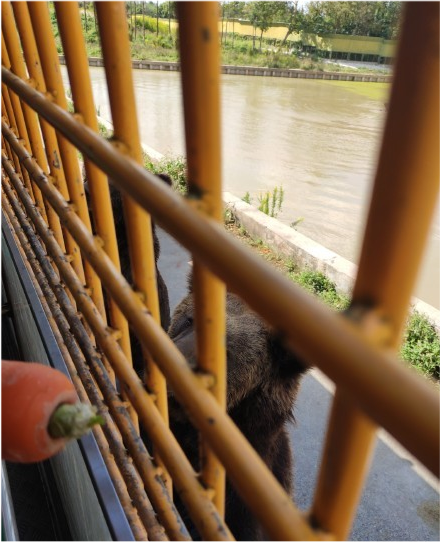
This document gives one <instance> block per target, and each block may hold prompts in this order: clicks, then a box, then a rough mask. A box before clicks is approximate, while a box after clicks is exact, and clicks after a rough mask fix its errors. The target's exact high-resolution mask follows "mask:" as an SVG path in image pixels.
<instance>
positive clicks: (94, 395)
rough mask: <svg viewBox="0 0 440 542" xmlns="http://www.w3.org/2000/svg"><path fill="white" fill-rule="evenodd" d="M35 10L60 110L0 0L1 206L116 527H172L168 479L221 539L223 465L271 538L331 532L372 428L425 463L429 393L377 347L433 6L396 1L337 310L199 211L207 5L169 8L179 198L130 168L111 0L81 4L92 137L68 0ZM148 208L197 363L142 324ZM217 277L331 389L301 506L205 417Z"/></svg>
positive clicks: (432, 172) (137, 166)
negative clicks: (358, 230)
mask: <svg viewBox="0 0 440 542" xmlns="http://www.w3.org/2000/svg"><path fill="white" fill-rule="evenodd" d="M55 8H56V17H57V22H58V28H59V31H60V36H61V40H62V44H63V50H64V55H65V58H66V64H67V69H68V73H69V79H70V83H71V89H72V98H73V103H74V108H75V113H74V114H70V113H68V112H67V101H66V97H65V95H64V89H63V85H62V80H61V77H60V67H59V61H58V55H57V51H56V47H55V41H54V37H53V34H52V29H51V23H50V16H49V11H48V6H47V4H46V3H44V2H28V3H26V2H13V3H12V4H11V3H10V2H2V168H3V171H2V188H3V192H2V207H3V211H4V213H5V216H6V218H7V221H8V223H9V226H10V228H11V229H12V230H13V231H14V232H15V235H16V239H17V244H18V245H19V246H20V247H21V250H22V251H23V254H24V255H25V260H26V261H27V262H28V266H29V270H30V272H31V275H32V276H33V277H34V279H35V283H36V287H37V289H38V291H40V297H41V300H42V303H43V307H44V309H45V312H46V314H47V317H48V320H49V322H50V323H51V325H52V327H53V330H54V333H55V337H56V338H57V341H58V344H59V346H60V349H61V350H62V352H63V355H64V357H65V360H66V364H67V365H68V367H69V370H70V372H71V375H72V378H73V380H74V382H75V384H76V387H77V389H78V393H79V395H80V398H81V400H83V401H90V402H92V403H93V404H96V405H97V406H98V407H99V409H100V411H101V412H103V414H104V416H105V419H106V425H104V426H103V427H102V428H97V429H95V430H94V433H95V437H96V439H97V442H98V445H99V447H100V450H101V453H102V455H103V458H104V460H105V463H106V466H107V468H108V470H109V473H110V474H111V477H112V479H113V482H114V485H115V488H116V491H117V493H118V496H119V498H120V500H121V503H122V504H123V506H124V510H125V512H126V515H127V518H128V520H129V523H130V526H131V528H132V530H133V534H134V536H135V538H136V539H139V540H143V539H148V538H150V539H151V538H153V539H157V540H166V539H180V540H183V539H189V534H188V531H187V529H186V527H185V526H184V524H183V523H182V520H181V518H180V517H179V515H178V513H177V511H176V508H175V507H174V504H173V498H172V495H173V488H172V486H174V487H175V488H176V490H177V491H178V492H179V493H180V494H181V495H182V499H183V500H184V501H185V505H186V507H187V508H188V510H189V512H190V515H191V517H192V519H193V521H194V523H195V525H196V527H197V528H198V530H199V531H200V533H201V535H202V536H203V537H204V538H206V539H210V540H217V539H229V540H230V539H232V535H231V532H230V531H229V529H228V527H227V526H226V525H225V524H224V521H223V519H222V518H223V516H224V488H225V470H226V473H227V476H228V478H229V479H230V480H231V482H232V483H233V484H234V485H235V486H236V487H237V490H238V491H239V493H240V494H241V495H242V497H243V498H244V500H245V501H246V502H247V504H248V506H249V508H250V509H251V510H252V512H253V513H254V514H255V515H256V516H257V517H258V519H259V520H260V521H261V524H262V525H263V527H264V528H265V530H266V532H267V533H268V534H269V536H270V537H271V538H272V539H274V540H275V539H281V540H290V539H300V540H305V539H309V540H313V539H332V538H336V539H341V538H345V537H347V536H348V533H349V529H350V526H351V523H352V520H353V517H354V514H355V512H356V507H357V503H358V500H359V497H360V492H361V489H362V486H363V483H364V480H365V476H366V473H367V470H368V465H369V460H370V457H371V450H372V444H373V442H374V438H375V432H376V428H377V426H382V427H384V428H385V429H386V430H387V431H389V432H390V433H391V434H392V435H393V436H395V437H396V438H397V439H398V440H399V441H400V442H401V443H402V444H403V445H404V446H405V447H406V448H407V449H408V450H409V451H410V452H411V453H413V454H414V455H415V456H416V457H417V458H418V459H419V460H420V461H421V462H422V463H423V464H425V466H427V467H428V468H429V469H430V470H431V471H432V472H434V474H436V475H437V476H438V470H439V411H438V394H437V391H436V390H435V389H434V388H433V387H432V386H430V384H429V383H428V382H426V381H425V380H423V379H421V378H420V377H419V376H418V375H416V374H415V373H414V372H413V371H411V370H410V369H408V368H406V367H404V366H403V365H402V364H401V363H400V362H399V361H398V360H397V359H396V358H395V355H394V352H395V350H396V348H397V347H398V344H399V341H400V337H401V332H402V327H403V323H404V319H405V316H406V311H407V309H408V305H409V300H410V295H411V291H412V288H413V285H414V280H415V277H416V273H417V270H418V268H419V265H420V260H421V257H422V254H423V248H424V245H425V241H426V238H427V234H428V231H429V226H430V222H431V220H432V216H433V212H434V208H435V203H436V199H437V194H438V181H439V158H438V148H439V66H438V42H439V14H438V5H437V4H436V3H423V4H419V5H417V4H416V3H409V4H408V5H406V6H405V13H406V16H405V19H404V24H403V29H402V36H401V39H400V46H399V54H398V59H397V63H396V67H395V76H394V82H393V88H392V94H391V100H390V104H389V113H388V116H387V121H386V126H385V132H384V137H383V144H382V149H381V152H380V157H379V163H378V168H377V174H376V179H375V184H374V192H373V197H372V201H371V205H370V210H369V216H368V221H367V227H366V232H365V238H364V242H363V249H362V253H361V258H360V265H359V272H358V276H357V279H356V282H355V287H354V292H353V299H352V303H351V307H350V309H349V310H348V311H347V314H346V315H345V316H343V315H340V314H335V313H334V312H332V311H330V310H329V309H327V308H325V307H323V306H321V304H319V303H318V302H316V301H315V300H314V299H311V298H310V296H309V295H307V294H305V293H304V292H302V291H300V290H299V289H298V288H297V287H295V286H294V285H292V284H291V283H290V282H288V281H287V280H285V279H284V278H283V277H282V276H280V275H279V274H277V272H275V271H274V270H273V269H271V268H269V266H268V265H267V264H265V263H264V262H262V261H260V260H259V259H258V258H257V257H255V256H254V255H253V254H251V253H249V252H248V251H246V250H245V249H244V248H243V247H242V246H240V245H239V244H238V243H237V242H235V241H234V240H233V239H231V238H230V237H229V236H228V235H227V234H226V233H225V232H224V230H223V228H222V227H221V225H220V224H219V222H221V220H222V200H221V178H220V170H221V154H220V99H219V94H220V91H219V89H220V75H219V74H220V67H219V40H218V36H217V33H218V30H217V29H218V9H217V4H216V3H215V2H179V3H178V16H179V33H180V44H181V49H180V53H181V72H182V89H183V99H184V114H185V136H186V145H187V160H188V179H189V194H190V197H189V198H188V199H187V200H185V199H184V198H182V197H180V196H179V195H177V194H176V193H174V192H173V191H172V190H170V189H169V188H168V187H166V186H164V185H163V183H161V182H160V181H159V180H158V179H157V178H156V177H155V176H154V175H152V174H150V173H149V172H147V171H146V170H145V169H144V168H143V167H142V153H141V146H140V140H139V133H138V132H139V131H138V127H137V115H136V109H135V102H134V93H133V84H132V74H131V59H130V50H129V41H128V32H127V21H126V17H125V6H124V4H123V3H120V2H97V3H96V11H97V15H98V23H99V33H100V37H101V42H102V51H103V58H104V64H105V72H106V78H107V83H108V88H109V97H110V106H111V111H112V119H113V124H114V136H113V138H112V139H111V140H110V141H108V140H105V139H103V138H102V137H100V136H99V135H98V133H97V119H96V114H95V107H94V103H93V97H92V91H91V84H90V77H89V73H88V62H87V57H86V50H85V46H84V39H83V36H82V30H81V24H80V14H79V6H78V4H77V3H74V2H55ZM77 150H78V151H80V152H81V153H82V156H83V158H84V166H85V171H86V175H87V180H88V185H89V188H90V200H91V208H92V213H93V217H94V226H95V230H92V224H91V219H90V215H89V211H88V208H87V202H86V197H85V192H84V187H83V177H82V173H81V166H80V162H79V159H78V152H77ZM397 156H398V160H396V157H397ZM107 176H108V178H109V179H110V180H111V182H112V183H113V184H114V185H115V186H116V187H117V188H119V189H120V190H121V191H122V193H123V194H124V209H125V216H126V217H127V218H128V220H127V229H128V235H129V239H130V247H133V249H132V250H131V251H130V258H131V264H132V269H133V278H134V284H135V287H134V289H131V288H130V286H129V284H128V283H127V281H126V280H125V279H124V278H123V277H122V275H121V274H120V262H119V255H118V250H117V243H116V235H115V228H114V220H113V215H112V209H111V202H110V193H109V187H108V184H107ZM135 202H136V203H135ZM149 213H151V216H152V217H153V218H154V219H155V220H157V221H158V222H159V223H160V225H161V226H162V227H163V228H164V229H165V230H166V231H168V232H169V233H170V234H171V235H173V236H174V237H175V239H176V240H178V241H179V242H180V243H181V244H182V245H184V246H185V247H186V248H187V249H188V250H190V251H191V252H192V254H193V257H194V294H195V303H196V326H197V352H198V359H200V362H199V368H200V369H201V370H202V371H203V373H193V372H192V371H191V370H190V368H189V367H188V365H187V363H186V361H185V359H184V357H183V356H182V354H181V353H180V352H179V350H178V349H177V348H176V346H175V345H174V344H173V342H172V341H171V340H170V339H169V338H168V336H167V335H166V333H165V332H164V331H163V330H162V328H161V327H160V316H159V308H158V296H157V288H156V280H155V267H154V253H153V240H152V233H151V219H150V214H149ZM385 222H386V227H385V228H384V227H383V225H384V223H385ZM237 262H240V263H239V264H237ZM402 270H404V271H403V272H402ZM225 284H226V285H227V287H228V288H229V289H231V290H232V291H234V292H237V293H239V294H240V296H241V297H242V298H243V299H244V300H245V301H246V302H247V303H248V304H249V306H250V307H252V308H253V309H254V310H255V311H257V312H258V313H259V314H260V315H262V316H263V317H264V318H265V319H266V320H267V321H268V322H269V323H270V324H271V325H273V326H274V327H275V328H276V329H277V330H279V332H280V333H282V334H283V336H284V337H285V338H286V340H287V341H288V343H289V345H290V346H291V347H292V349H294V350H295V351H296V352H298V353H299V354H300V355H301V356H303V357H304V359H306V360H307V361H308V362H309V363H310V364H313V365H316V366H317V367H318V368H320V369H321V370H322V371H323V372H324V373H326V374H327V375H328V376H329V377H330V378H331V379H332V380H333V381H334V382H335V384H336V386H337V388H336V394H335V398H334V402H333V408H332V413H331V418H330V422H329V428H328V434H327V439H326V446H325V451H324V454H323V459H322V464H321V468H320V476H319V480H318V484H317V488H316V493H315V499H314V503H313V505H312V509H311V510H310V511H309V513H307V514H304V513H302V512H301V511H299V510H298V509H297V508H296V507H295V506H294V504H293V503H292V502H291V498H290V497H289V496H288V495H287V494H286V493H285V492H284V490H283V489H282V488H281V486H280V485H279V484H278V482H277V481H276V480H275V478H274V477H273V475H272V474H271V473H270V472H269V471H268V470H267V468H266V467H265V465H264V464H263V462H262V460H261V459H260V458H259V456H258V455H257V454H256V453H255V451H254V450H253V449H252V448H251V446H250V444H249V443H248V442H247V441H246V439H245V438H244V437H243V436H242V435H241V433H240V432H239V431H238V429H237V428H236V427H235V426H234V424H233V423H232V421H231V420H230V419H229V418H228V416H227V415H226V414H225V390H226V362H225V345H224V334H225ZM207 301H208V302H207ZM106 303H107V306H108V308H109V315H110V317H109V322H107V317H106V311H105V304H106ZM128 323H129V324H130V326H131V329H132V330H133V331H134V332H135V333H136V334H137V335H138V337H139V338H140V339H141V341H142V344H143V347H144V350H145V361H146V364H147V367H148V371H147V373H148V375H149V377H148V379H147V381H146V387H147V389H148V392H147V391H146V390H145V387H144V386H143V385H142V384H141V382H140V381H139V378H138V376H137V375H136V373H135V371H134V370H133V368H132V364H131V352H130V341H129V332H128ZM97 347H98V348H97ZM202 374H203V376H202ZM207 375H208V376H209V375H211V377H210V378H208V376H207ZM116 380H117V381H118V382H119V383H120V385H121V387H122V390H123V395H122V396H120V395H119V394H118V392H117V389H116V387H115V382H116ZM166 382H168V383H169V384H170V385H171V387H172V388H173V390H174V392H175V394H176V396H177V397H178V399H179V401H180V402H181V404H182V405H183V406H184V407H185V408H186V410H187V411H188V412H189V414H190V417H191V419H192V420H193V422H194V423H195V425H196V427H197V428H198V430H199V431H200V433H201V435H202V437H203V438H202V442H203V446H202V447H201V454H202V461H201V464H202V465H203V469H202V472H201V473H200V475H198V473H196V472H194V469H193V468H192V466H191V464H190V463H189V461H188V459H187V458H186V457H185V455H184V453H183V451H182V450H181V448H180V446H179V444H178V443H177V441H176V439H175V437H174V436H173V434H172V432H171V431H170V429H169V427H168V413H167V393H166ZM409 397H410V398H411V400H408V398H409ZM138 421H139V422H140V423H141V424H142V425H143V426H144V427H145V428H146V430H147V432H148V433H149V436H150V438H151V440H152V442H153V445H154V460H153V459H152V458H151V457H150V455H149V452H150V453H152V452H153V450H149V451H147V450H146V449H145V445H144V444H143V442H142V440H141V439H139V438H138V435H139V423H138ZM125 448H127V450H128V452H129V456H130V459H129V458H127V456H126V453H125ZM144 488H145V489H144Z"/></svg>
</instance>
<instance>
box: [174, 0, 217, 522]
mask: <svg viewBox="0 0 440 542" xmlns="http://www.w3.org/2000/svg"><path fill="white" fill-rule="evenodd" d="M177 7H178V16H179V36H180V44H181V46H180V54H181V65H182V90H183V104H184V112H185V138H186V152H187V163H188V190H189V197H190V198H191V199H192V202H193V204H194V205H195V206H198V207H199V208H200V210H201V211H202V212H205V213H206V214H207V215H208V216H209V217H211V218H213V219H214V220H216V221H218V222H220V221H222V219H223V203H222V189H221V153H220V146H221V137H220V48H219V37H218V6H217V4H216V3H214V2H197V3H196V2H180V3H178V4H177ZM193 277H194V283H193V291H194V299H195V305H196V311H195V316H196V318H195V323H196V334H197V360H198V366H199V367H200V369H201V370H202V371H204V372H207V373H211V374H213V375H214V377H215V378H214V386H213V387H212V390H211V391H212V393H213V395H214V397H215V398H216V399H217V401H218V403H219V405H220V406H221V408H222V409H224V408H225V407H226V336H225V298H226V296H225V285H224V283H223V282H221V281H220V280H219V279H218V278H217V277H216V276H215V275H214V274H213V273H211V272H210V271H209V270H208V269H206V267H204V266H203V265H202V264H201V263H200V262H199V261H198V260H194V274H193ZM201 465H202V473H201V476H202V480H203V483H204V484H205V486H206V487H208V488H210V489H213V490H214V503H215V505H216V507H217V509H218V511H219V513H220V514H222V515H223V514H224V500H225V472H224V468H223V466H222V465H221V463H220V462H219V460H218V459H217V457H216V456H215V455H214V454H213V452H212V451H211V450H210V449H209V447H208V446H207V445H206V442H205V441H202V447H201Z"/></svg>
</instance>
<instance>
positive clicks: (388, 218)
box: [312, 3, 440, 539]
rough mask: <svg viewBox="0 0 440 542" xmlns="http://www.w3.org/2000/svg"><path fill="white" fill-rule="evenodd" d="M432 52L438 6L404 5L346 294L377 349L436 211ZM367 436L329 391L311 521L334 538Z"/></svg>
mask: <svg viewBox="0 0 440 542" xmlns="http://www.w3.org/2000/svg"><path fill="white" fill-rule="evenodd" d="M422 35H423V36H424V38H423V39H420V36H422ZM438 43H439V11H438V4H437V5H436V4H429V3H423V4H416V3H408V4H407V5H406V6H405V17H404V24H403V27H402V34H401V38H400V42H399V50H398V56H397V61H396V66H395V75H394V81H393V86H392V91H391V98H390V104H389V113H388V117H387V121H386V125H385V131H384V136H383V143H382V149H381V152H380V157H379V163H378V169H377V173H376V179H375V183H374V191H373V196H372V201H371V205H370V210H369V217H368V221H367V226H366V231H365V236H364V241H363V247H362V252H361V257H360V263H359V271H358V275H357V279H356V282H355V286H354V291H353V306H354V307H356V306H358V307H359V306H364V307H365V312H366V316H368V314H371V309H374V310H376V311H378V312H379V313H380V314H381V315H382V318H384V319H386V321H387V325H388V328H389V331H390V333H389V335H388V336H387V337H386V338H385V342H384V340H383V339H382V338H381V337H380V334H378V336H377V337H376V343H378V344H379V345H380V346H382V347H384V348H392V349H396V348H397V347H398V345H399V343H400V339H401V332H402V329H403V326H404V323H405V319H406V315H407V309H408V305H409V302H410V296H411V293H412V290H413V287H414V283H415V279H416V276H417V272H418V269H419V266H420V263H421V258H422V255H423V249H424V247H425V244H426V241H427V238H428V233H429V226H430V223H431V221H432V217H433V215H434V211H435V206H436V202H437V195H438V182H439V159H438V149H439V99H440V96H439V64H438ZM390 385H391V383H390ZM392 385H395V384H394V383H392ZM397 393H402V392H401V390H398V389H397ZM408 397H410V395H408ZM437 408H438V406H437ZM398 421H400V424H401V425H402V431H403V430H408V424H407V420H406V419H405V418H404V416H403V415H402V414H401V416H400V420H399V419H396V423H397V422H398ZM375 430H376V427H375V425H374V424H372V423H371V421H370V420H368V419H366V418H365V415H364V414H363V413H362V412H361V411H359V410H358V408H357V407H356V405H355V403H354V402H353V401H352V400H350V398H349V397H347V394H346V393H344V392H343V391H342V390H337V391H336V394H335V399H334V405H333V410H332V413H331V418H330V424H329V430H328V436H327V442H326V446H325V450H324V454H323V461H322V465H321V472H320V477H319V481H318V487H317V491H316V496H315V502H314V505H313V510H312V517H313V519H314V521H316V522H317V524H318V525H320V526H321V527H322V528H323V529H326V530H330V531H331V532H333V533H335V535H336V536H337V537H338V539H345V538H346V537H347V536H348V534H349V529H350V527H351V523H352V520H353V517H354V514H355V512H356V507H357V503H358V500H359V498H360V494H361V490H362V486H363V483H364V479H365V476H366V474H367V471H368V465H369V463H370V460H371V455H372V450H373V445H374V440H375ZM414 444H415V445H417V444H418V443H417V442H414ZM418 447H419V446H418ZM437 462H438V456H437Z"/></svg>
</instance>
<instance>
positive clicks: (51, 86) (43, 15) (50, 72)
mask: <svg viewBox="0 0 440 542" xmlns="http://www.w3.org/2000/svg"><path fill="white" fill-rule="evenodd" d="M28 9H29V14H30V17H31V21H32V28H33V30H34V35H35V41H36V45H37V49H38V55H39V57H40V61H41V67H42V70H43V74H44V80H45V83H46V87H47V90H48V92H50V93H51V94H52V96H53V98H54V101H55V103H56V104H58V105H59V106H60V107H62V108H63V109H65V110H67V100H66V96H65V93H64V86H63V81H62V78H61V71H60V64H59V60H58V52H57V49H56V45H55V40H54V37H53V32H52V26H51V22H50V17H49V11H48V7H47V4H46V2H28ZM57 140H58V146H59V148H60V155H61V161H62V163H63V167H64V172H65V180H66V182H67V185H66V184H64V186H63V183H62V181H63V179H62V178H59V183H60V185H59V189H60V191H61V192H62V193H63V195H65V194H66V193H68V194H69V197H70V200H71V201H72V202H73V203H74V205H75V208H76V209H75V210H76V212H77V214H78V216H79V217H80V218H81V220H82V221H83V222H84V224H85V225H86V227H87V228H88V229H89V231H92V228H91V223H90V216H89V212H88V208H87V201H86V197H85V193H84V186H83V180H82V176H81V171H80V167H79V162H78V156H77V151H76V149H75V147H74V146H73V145H71V144H70V143H69V142H68V141H67V140H66V139H65V138H64V137H62V136H61V135H60V134H57ZM75 250H76V251H77V252H78V255H79V249H78V247H77V246H76V247H75ZM84 272H85V282H86V284H87V287H88V288H90V290H91V297H92V299H93V301H94V303H95V305H96V307H97V308H98V310H99V312H100V314H101V315H102V316H103V318H105V307H104V297H103V293H102V288H101V281H100V280H99V278H98V276H97V275H96V273H95V272H94V271H93V269H92V267H91V266H90V264H89V263H88V262H87V260H85V262H84V271H83V277H84ZM78 276H80V275H78ZM82 280H83V281H84V278H82Z"/></svg>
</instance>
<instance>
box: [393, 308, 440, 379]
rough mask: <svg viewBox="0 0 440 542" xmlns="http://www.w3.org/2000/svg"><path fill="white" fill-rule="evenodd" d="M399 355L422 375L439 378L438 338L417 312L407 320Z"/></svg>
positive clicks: (427, 322) (439, 350) (439, 352)
mask: <svg viewBox="0 0 440 542" xmlns="http://www.w3.org/2000/svg"><path fill="white" fill-rule="evenodd" d="M400 355H401V357H402V359H404V360H405V361H408V362H410V363H411V364H412V365H413V366H414V367H416V368H417V369H419V370H420V371H422V372H423V373H425V374H428V375H429V376H431V377H433V378H435V379H436V380H438V379H439V378H440V337H439V335H438V333H437V331H436V329H435V327H434V326H433V325H432V324H431V322H430V321H429V320H428V318H426V316H424V315H422V314H420V313H419V312H417V311H415V312H414V313H413V314H412V315H411V317H410V318H409V321H408V325H407V328H406V330H405V334H404V340H403V344H402V347H401V350H400Z"/></svg>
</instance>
